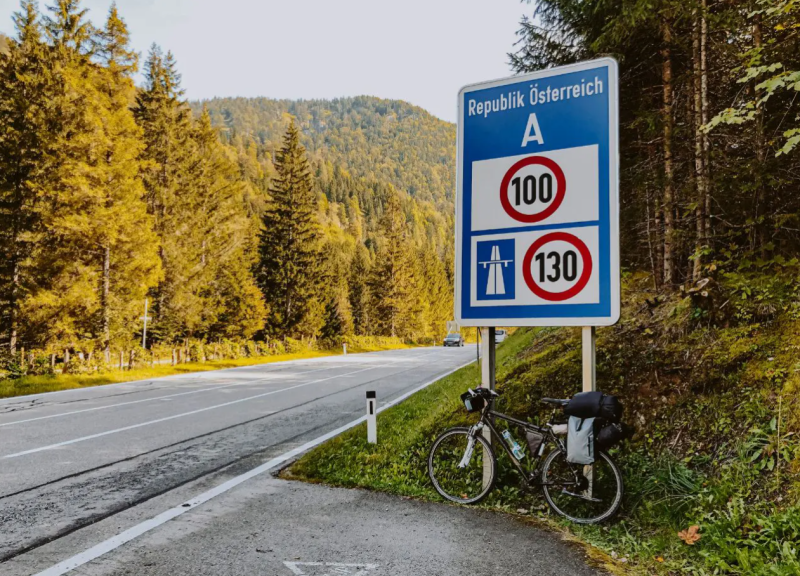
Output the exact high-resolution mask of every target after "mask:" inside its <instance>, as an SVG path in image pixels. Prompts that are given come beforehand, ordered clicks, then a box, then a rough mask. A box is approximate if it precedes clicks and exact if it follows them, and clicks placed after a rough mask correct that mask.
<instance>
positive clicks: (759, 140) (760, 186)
mask: <svg viewBox="0 0 800 576" xmlns="http://www.w3.org/2000/svg"><path fill="white" fill-rule="evenodd" d="M762 47H763V36H762V24H761V14H756V15H755V16H754V21H753V48H755V49H756V50H758V49H761V48H762ZM754 84H755V82H754ZM753 93H754V96H755V100H756V102H757V101H758V99H759V97H760V96H761V91H760V90H757V89H756V88H755V85H754V86H753ZM755 116H756V118H755V120H756V133H755V138H756V169H755V179H754V180H755V189H754V190H753V213H754V218H753V220H754V223H753V226H754V227H755V229H754V231H753V236H752V238H753V240H752V249H753V250H755V249H756V244H758V245H759V246H760V248H761V253H762V257H763V255H764V254H763V253H764V246H765V245H766V238H765V231H764V223H762V222H759V219H760V218H761V217H762V216H763V215H764V213H766V206H765V204H766V200H767V195H766V194H764V176H763V175H764V168H765V161H766V159H767V150H766V142H765V138H764V109H763V107H762V106H761V105H760V104H758V103H756V109H755Z"/></svg>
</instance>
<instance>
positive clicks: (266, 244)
mask: <svg viewBox="0 0 800 576" xmlns="http://www.w3.org/2000/svg"><path fill="white" fill-rule="evenodd" d="M275 171H276V175H275V178H274V179H273V183H272V186H271V187H270V195H271V198H270V202H269V204H268V206H267V209H266V210H265V212H264V215H263V218H262V222H263V228H262V231H261V236H260V247H259V255H260V258H259V262H258V265H257V274H256V277H257V279H258V282H259V285H260V287H261V291H262V292H263V294H264V298H265V300H266V302H267V305H268V310H269V315H268V321H267V330H268V331H269V332H270V333H271V334H274V335H277V336H296V335H299V334H298V330H299V328H300V327H301V326H304V325H305V326H309V325H311V326H313V322H312V323H311V324H309V322H308V320H309V318H307V316H309V315H310V314H314V313H315V311H317V310H318V296H319V292H320V287H321V279H320V266H319V257H320V254H319V229H318V228H319V226H318V223H317V221H316V218H315V214H316V195H315V194H314V190H313V182H312V179H311V173H310V172H309V166H308V160H307V159H306V153H305V149H304V148H303V146H302V145H301V144H300V132H299V131H298V129H297V127H296V126H295V124H294V121H291V122H290V123H289V127H288V129H287V131H286V135H285V136H284V139H283V146H282V148H281V150H280V151H279V152H278V154H277V156H276V161H275ZM305 335H309V336H314V335H315V334H305Z"/></svg>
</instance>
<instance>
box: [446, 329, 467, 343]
mask: <svg viewBox="0 0 800 576" xmlns="http://www.w3.org/2000/svg"><path fill="white" fill-rule="evenodd" d="M444 345H445V346H463V345H464V337H463V336H462V335H461V334H458V333H455V332H454V333H453V334H448V335H447V336H445V339H444Z"/></svg>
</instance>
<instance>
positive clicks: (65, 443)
mask: <svg viewBox="0 0 800 576" xmlns="http://www.w3.org/2000/svg"><path fill="white" fill-rule="evenodd" d="M376 368H380V366H371V367H369V368H362V369H361V370H356V371H355V372H348V373H346V374H339V375H336V376H329V377H327V378H320V379H319V380H312V381H311V382H303V383H302V384H298V385H296V386H289V387H288V388H281V389H280V390H271V391H269V392H264V393H262V394H256V395H255V396H248V397H247V398H239V399H238V400H231V401H230V402H223V403H222V404H214V405H213V406H206V407H205V408H199V409H198V410H191V411H189V412H182V413H181V414H173V415H172V416H166V417H165V418H157V419H156V420H149V421H147V422H140V423H139V424H132V425H131V426H124V427H122V428H115V429H114V430H106V431H105V432H98V433H97V434H90V435H89V436H81V437H80V438H73V439H72V440H64V441H63V442H58V443H56V444H50V445H49V446H41V447H39V448H31V449H30V450H23V451H22V452H15V453H14V454H8V455H6V456H3V457H2V459H3V460H8V459H9V458H19V457H20V456H27V455H28V454H35V453H37V452H44V451H45V450H53V449H55V448H61V447H62V446H69V445H71V444H77V443H79V442H86V441H87V440H94V439H95V438H101V437H103V436H108V435H110V434H117V433H119V432H126V431H128V430H134V429H136V428H142V427H143V426H151V425H153V424H158V423H160V422H167V421H168V420H174V419H176V418H183V417H184V416H192V415H194V414H200V413H202V412H208V411H209V410H216V409H217V408H224V407H225V406H232V405H234V404H240V403H242V402H247V401H249V400H255V399H256V398H263V397H264V396H270V395H272V394H278V393H279V392H286V391H288V390H295V389H296V388H302V387H303V386H310V385H311V384H319V383H320V382H325V381H326V380H332V379H334V378H341V377H342V376H349V375H350V374H356V373H357V372H366V371H367V370H375V369H376ZM270 414H271V412H270Z"/></svg>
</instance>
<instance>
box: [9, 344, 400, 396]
mask: <svg viewBox="0 0 800 576" xmlns="http://www.w3.org/2000/svg"><path fill="white" fill-rule="evenodd" d="M396 348H408V346H392V347H391V349H396ZM387 349H389V348H386V347H371V348H369V349H350V350H349V352H350V353H360V352H376V351H378V350H387ZM339 354H341V350H315V351H304V352H297V353H292V354H279V355H274V356H259V357H253V358H238V359H235V360H209V361H207V362H189V363H186V364H178V365H176V366H171V365H162V366H154V367H142V368H134V369H133V370H110V371H107V372H101V373H95V374H56V375H53V376H23V377H21V378H16V379H10V378H9V379H2V380H0V398H13V397H15V396H25V395H28V394H41V393H43V392H56V391H59V390H72V389H75V388H89V387H92V386H103V385H105V384H116V383H119V382H133V381H137V380H150V379H152V378H161V377H163V376H172V375H175V374H189V373H192V372H207V371H210V370H223V369H225V368H236V367H239V366H254V365H257V364H270V363H273V362H285V361H287V360H302V359H305V358H319V357H323V356H336V355H339Z"/></svg>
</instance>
